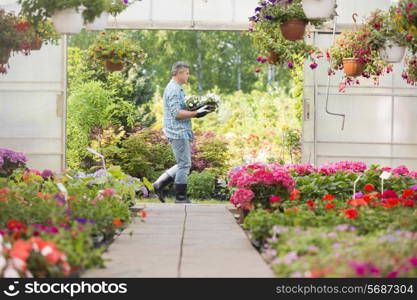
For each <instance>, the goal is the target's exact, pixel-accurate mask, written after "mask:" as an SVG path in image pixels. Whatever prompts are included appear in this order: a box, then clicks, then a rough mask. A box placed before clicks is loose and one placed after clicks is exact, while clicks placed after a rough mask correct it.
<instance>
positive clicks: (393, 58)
mask: <svg viewBox="0 0 417 300" xmlns="http://www.w3.org/2000/svg"><path fill="white" fill-rule="evenodd" d="M404 55H405V47H401V46H398V45H396V44H395V43H392V42H386V43H385V47H384V48H382V49H381V50H379V56H380V57H381V58H382V59H383V60H385V61H386V62H389V63H399V62H401V61H402V60H403V58H404Z"/></svg>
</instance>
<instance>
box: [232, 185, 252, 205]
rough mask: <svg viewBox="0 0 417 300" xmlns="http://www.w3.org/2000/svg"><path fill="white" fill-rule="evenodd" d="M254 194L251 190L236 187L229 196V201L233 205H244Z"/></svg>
mask: <svg viewBox="0 0 417 300" xmlns="http://www.w3.org/2000/svg"><path fill="white" fill-rule="evenodd" d="M254 196H255V194H254V193H253V192H252V191H251V190H247V189H238V190H237V191H236V192H235V193H234V194H233V196H232V197H231V198H230V202H231V203H232V204H234V205H238V204H240V205H242V206H243V205H246V204H249V203H250V201H251V200H252V199H253V197H254Z"/></svg>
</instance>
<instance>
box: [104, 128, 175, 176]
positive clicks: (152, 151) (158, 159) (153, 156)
mask: <svg viewBox="0 0 417 300" xmlns="http://www.w3.org/2000/svg"><path fill="white" fill-rule="evenodd" d="M112 162H113V163H114V164H118V165H120V166H121V167H122V169H123V171H125V172H126V173H128V174H130V175H132V176H135V177H139V178H143V177H146V178H148V179H149V180H151V181H154V180H156V179H157V178H158V177H159V176H160V175H161V174H162V173H163V171H165V170H166V169H168V168H170V167H172V166H173V165H175V158H174V154H173V153H172V150H171V146H170V145H169V143H168V141H167V140H166V138H165V136H163V135H162V132H160V131H155V130H152V129H146V128H144V129H142V130H139V131H137V132H135V133H134V134H132V135H130V136H129V137H128V138H127V139H125V140H124V141H122V143H121V146H120V151H119V153H118V155H117V156H116V157H114V158H112Z"/></svg>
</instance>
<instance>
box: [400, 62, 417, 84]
mask: <svg viewBox="0 0 417 300" xmlns="http://www.w3.org/2000/svg"><path fill="white" fill-rule="evenodd" d="M405 64H406V69H405V70H404V72H403V74H402V77H403V78H404V79H405V80H406V81H407V83H408V84H411V85H416V84H417V56H412V57H408V58H407V59H406V61H405Z"/></svg>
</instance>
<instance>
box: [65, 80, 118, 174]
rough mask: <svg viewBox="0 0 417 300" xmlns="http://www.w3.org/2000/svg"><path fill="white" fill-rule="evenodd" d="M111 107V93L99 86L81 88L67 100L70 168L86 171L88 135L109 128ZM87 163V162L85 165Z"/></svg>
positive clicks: (86, 85) (92, 85)
mask: <svg viewBox="0 0 417 300" xmlns="http://www.w3.org/2000/svg"><path fill="white" fill-rule="evenodd" d="M111 104H112V99H111V93H110V92H109V91H107V90H104V89H103V88H102V85H101V84H100V83H98V82H87V83H85V84H83V85H81V86H79V89H78V91H76V92H74V93H73V94H72V95H71V96H70V97H69V99H68V123H67V130H68V137H67V145H68V154H67V155H68V156H67V157H68V166H69V167H70V168H74V169H79V168H81V169H82V168H83V167H84V168H85V167H86V166H87V165H86V163H87V162H88V160H89V158H90V159H91V154H89V152H88V151H87V150H86V148H87V147H88V146H89V145H90V140H89V134H90V133H91V130H92V129H93V128H94V127H95V126H100V127H103V128H104V127H106V126H108V125H109V124H110V115H109V110H108V108H109V107H110V105H111ZM86 160H87V161H86Z"/></svg>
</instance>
